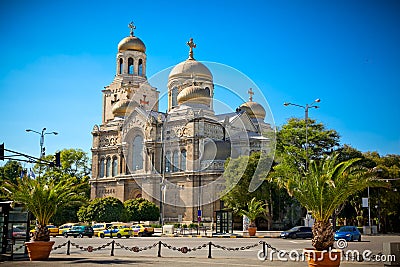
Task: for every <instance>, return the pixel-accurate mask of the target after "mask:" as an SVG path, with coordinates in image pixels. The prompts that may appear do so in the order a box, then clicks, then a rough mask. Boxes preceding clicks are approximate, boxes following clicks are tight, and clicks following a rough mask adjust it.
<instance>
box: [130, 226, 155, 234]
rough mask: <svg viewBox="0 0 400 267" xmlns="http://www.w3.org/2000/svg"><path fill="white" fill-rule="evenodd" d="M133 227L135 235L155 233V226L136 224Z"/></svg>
mask: <svg viewBox="0 0 400 267" xmlns="http://www.w3.org/2000/svg"><path fill="white" fill-rule="evenodd" d="M131 228H132V230H133V235H134V236H151V235H152V234H154V228H153V227H151V226H150V225H145V224H135V225H132V227H131Z"/></svg>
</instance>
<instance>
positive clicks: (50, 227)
mask: <svg viewBox="0 0 400 267" xmlns="http://www.w3.org/2000/svg"><path fill="white" fill-rule="evenodd" d="M46 227H47V229H48V230H49V232H50V236H58V235H59V229H58V227H57V226H55V225H51V224H49V225H47V226H46ZM35 231H36V229H32V230H30V231H29V235H30V236H31V237H32V236H33V233H34V232H35Z"/></svg>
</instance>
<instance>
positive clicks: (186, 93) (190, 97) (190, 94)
mask: <svg viewBox="0 0 400 267" xmlns="http://www.w3.org/2000/svg"><path fill="white" fill-rule="evenodd" d="M177 100H178V104H179V105H180V104H182V103H185V102H192V103H199V104H205V105H210V101H211V97H210V89H209V88H207V87H206V88H202V87H201V86H196V85H192V86H189V87H186V88H184V89H183V90H182V91H181V92H180V93H179V94H178V96H177Z"/></svg>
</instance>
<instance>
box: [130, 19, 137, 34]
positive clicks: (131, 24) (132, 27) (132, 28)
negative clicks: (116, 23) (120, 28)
mask: <svg viewBox="0 0 400 267" xmlns="http://www.w3.org/2000/svg"><path fill="white" fill-rule="evenodd" d="M128 28H130V29H131V32H130V34H131V36H133V30H135V29H136V26H135V25H133V21H131V22H130V23H129V24H128Z"/></svg>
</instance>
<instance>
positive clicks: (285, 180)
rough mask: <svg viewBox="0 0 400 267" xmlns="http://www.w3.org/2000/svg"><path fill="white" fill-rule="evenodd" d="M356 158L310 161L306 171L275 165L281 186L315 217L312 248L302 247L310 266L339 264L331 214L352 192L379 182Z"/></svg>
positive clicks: (333, 156) (329, 158)
mask: <svg viewBox="0 0 400 267" xmlns="http://www.w3.org/2000/svg"><path fill="white" fill-rule="evenodd" d="M359 160H360V159H350V160H348V161H344V162H338V160H337V155H332V156H328V157H324V158H322V159H319V160H315V161H311V162H310V164H309V169H308V171H306V172H300V171H299V170H298V169H297V168H290V167H287V166H277V167H276V170H277V173H279V178H278V182H279V183H280V185H281V186H284V187H285V188H286V189H287V191H288V193H289V194H290V195H291V196H294V197H295V198H296V199H297V200H298V201H299V203H300V204H301V205H302V206H303V207H305V208H306V209H307V210H308V211H309V212H311V213H312V215H313V217H314V219H315V223H314V225H313V227H312V232H313V239H312V245H313V247H314V248H315V249H306V250H305V255H306V256H307V259H308V264H309V266H339V265H340V258H341V257H340V256H341V255H340V252H341V251H340V250H334V248H333V245H334V238H333V237H334V233H333V229H332V225H331V223H330V221H329V219H330V217H331V216H332V214H333V213H334V211H335V210H336V209H337V208H339V207H340V206H341V205H342V204H344V203H345V202H346V200H347V199H348V198H349V197H350V196H351V195H353V194H356V193H357V192H359V191H362V190H364V189H365V188H367V187H368V186H378V185H381V183H380V182H379V181H378V180H377V179H376V176H375V174H374V173H373V172H372V171H369V170H367V169H365V168H363V167H361V166H359V165H356V164H355V163H356V162H357V161H359ZM327 251H329V252H330V253H326V252H327Z"/></svg>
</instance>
